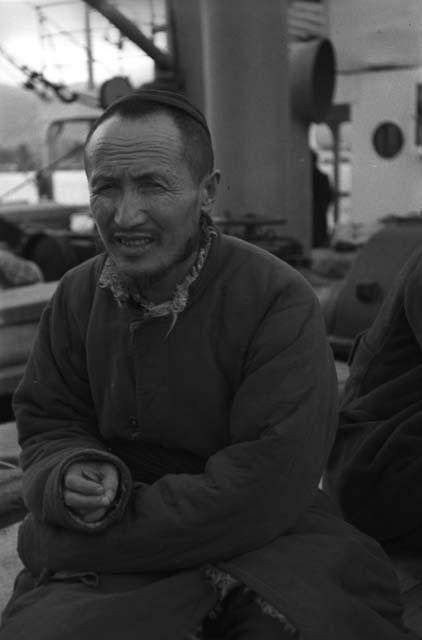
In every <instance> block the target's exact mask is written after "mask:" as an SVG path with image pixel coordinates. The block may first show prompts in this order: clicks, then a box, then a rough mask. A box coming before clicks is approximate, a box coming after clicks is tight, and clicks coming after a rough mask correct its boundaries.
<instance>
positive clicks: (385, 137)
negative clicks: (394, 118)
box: [372, 122, 404, 159]
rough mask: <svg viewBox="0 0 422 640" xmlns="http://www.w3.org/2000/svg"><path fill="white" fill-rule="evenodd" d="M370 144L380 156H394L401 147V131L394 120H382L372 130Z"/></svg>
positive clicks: (402, 139)
mask: <svg viewBox="0 0 422 640" xmlns="http://www.w3.org/2000/svg"><path fill="white" fill-rule="evenodd" d="M372 144H373V145H374V149H375V151H376V152H377V153H378V155H379V156H381V158H387V159H390V158H394V157H395V156H397V155H398V154H399V153H400V151H401V150H402V148H403V145H404V135H403V131H402V130H401V128H400V127H399V125H398V124H396V123H395V122H382V123H381V124H379V125H378V126H377V128H376V129H375V131H374V135H373V137H372Z"/></svg>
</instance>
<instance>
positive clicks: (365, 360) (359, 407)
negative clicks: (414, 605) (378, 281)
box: [328, 252, 422, 552]
mask: <svg viewBox="0 0 422 640" xmlns="http://www.w3.org/2000/svg"><path fill="white" fill-rule="evenodd" d="M421 290H422V253H421V252H419V253H418V254H417V255H416V256H413V257H412V258H411V259H410V260H409V261H408V263H407V264H406V265H405V267H404V268H403V270H402V272H401V273H400V274H399V277H398V278H397V279H396V282H395V283H394V286H393V287H392V288H391V290H390V293H389V295H388V296H387V298H386V299H385V302H384V304H383V305H382V307H381V309H380V311H379V313H378V315H377V317H376V319H375V321H374V322H373V324H372V326H371V327H370V328H369V329H368V330H367V332H366V333H365V334H364V335H362V336H361V337H360V339H359V341H358V342H357V343H356V348H355V351H354V355H353V358H352V361H351V367H350V376H349V380H348V382H347V384H346V389H345V396H344V400H343V402H342V406H341V411H340V421H339V431H338V436H337V440H336V443H335V446H334V448H333V452H332V455H331V458H330V462H329V468H328V480H329V485H330V490H331V492H332V493H333V494H334V496H335V497H336V499H337V501H338V502H339V505H340V507H341V509H342V511H343V514H344V517H345V518H346V519H347V520H349V521H350V522H352V523H353V524H354V525H355V526H357V527H358V528H359V529H361V530H362V531H364V532H365V533H367V534H369V535H370V536H372V537H374V538H376V539H377V540H379V541H380V542H382V543H383V544H384V545H386V546H388V547H390V549H391V550H392V551H393V550H394V549H395V548H396V549H397V550H401V551H409V552H413V551H418V552H420V551H421V549H422V511H421V509H420V505H421V503H422V482H421V480H422V429H421V424H422V402H421V376H422V306H421V304H420V296H421Z"/></svg>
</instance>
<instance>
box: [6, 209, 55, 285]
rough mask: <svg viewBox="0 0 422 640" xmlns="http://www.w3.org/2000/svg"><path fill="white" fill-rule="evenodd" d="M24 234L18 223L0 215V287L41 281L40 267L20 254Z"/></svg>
mask: <svg viewBox="0 0 422 640" xmlns="http://www.w3.org/2000/svg"><path fill="white" fill-rule="evenodd" d="M24 237H25V234H24V233H23V231H22V230H21V229H20V228H19V227H18V225H16V224H13V222H9V220H6V219H4V218H1V217H0V289H10V288H13V287H22V286H25V285H29V284H35V283H36V282H42V281H43V279H44V278H43V275H42V272H41V270H40V268H39V267H38V266H37V265H36V264H35V262H33V261H32V260H26V259H24V258H22V256H21V255H20V251H21V247H22V243H23V241H24Z"/></svg>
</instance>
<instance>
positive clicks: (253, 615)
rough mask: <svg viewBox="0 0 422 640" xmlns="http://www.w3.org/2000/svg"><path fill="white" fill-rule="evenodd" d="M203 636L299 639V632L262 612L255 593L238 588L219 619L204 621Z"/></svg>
mask: <svg viewBox="0 0 422 640" xmlns="http://www.w3.org/2000/svg"><path fill="white" fill-rule="evenodd" d="M202 633H203V640H298V639H299V634H298V633H297V632H294V631H289V630H283V629H282V628H281V627H280V622H279V620H277V619H275V618H272V617H271V616H269V615H266V614H264V613H263V612H262V610H261V608H260V607H259V605H258V604H257V603H256V602H255V601H254V596H253V594H252V593H244V592H243V591H241V590H240V589H235V590H234V591H233V592H232V593H231V594H230V595H229V596H228V597H227V598H226V600H225V602H224V606H223V611H222V613H221V615H219V616H218V617H217V618H216V619H211V620H206V621H205V622H204V624H203V629H202Z"/></svg>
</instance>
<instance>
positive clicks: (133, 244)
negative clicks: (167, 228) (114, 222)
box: [114, 234, 155, 250]
mask: <svg viewBox="0 0 422 640" xmlns="http://www.w3.org/2000/svg"><path fill="white" fill-rule="evenodd" d="M114 241H115V242H116V244H117V245H119V246H120V247H124V248H125V249H133V250H137V249H138V250H144V249H147V248H148V247H150V246H151V245H152V244H153V243H154V242H155V238H154V237H153V236H152V235H141V234H137V235H130V236H129V235H127V236H125V235H121V234H116V235H115V236H114Z"/></svg>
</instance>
